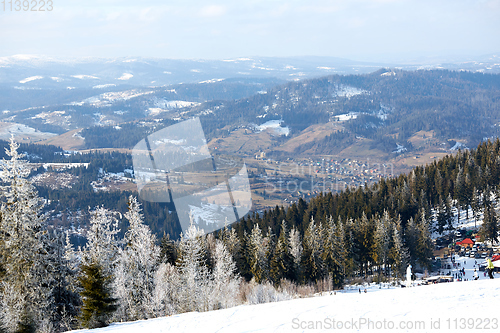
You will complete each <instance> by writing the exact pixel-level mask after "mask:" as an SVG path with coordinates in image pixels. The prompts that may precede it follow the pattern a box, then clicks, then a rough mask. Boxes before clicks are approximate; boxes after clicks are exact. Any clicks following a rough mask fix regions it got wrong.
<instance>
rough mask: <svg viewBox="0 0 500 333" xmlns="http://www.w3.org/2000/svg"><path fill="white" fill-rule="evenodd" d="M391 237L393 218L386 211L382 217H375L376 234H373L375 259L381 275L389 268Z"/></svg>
mask: <svg viewBox="0 0 500 333" xmlns="http://www.w3.org/2000/svg"><path fill="white" fill-rule="evenodd" d="M390 238H391V218H390V216H389V213H388V212H387V211H384V214H383V215H382V218H377V219H375V234H374V236H373V240H374V242H373V261H374V262H375V263H376V264H377V265H378V273H379V276H380V274H381V272H382V268H383V269H387V264H388V259H389V246H390V243H391V242H390Z"/></svg>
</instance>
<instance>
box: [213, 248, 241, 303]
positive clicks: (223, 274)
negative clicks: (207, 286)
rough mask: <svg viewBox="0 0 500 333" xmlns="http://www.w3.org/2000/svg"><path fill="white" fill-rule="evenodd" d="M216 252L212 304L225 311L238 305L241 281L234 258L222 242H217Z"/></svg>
mask: <svg viewBox="0 0 500 333" xmlns="http://www.w3.org/2000/svg"><path fill="white" fill-rule="evenodd" d="M214 252H215V253H214V261H215V264H214V269H213V271H212V281H213V282H212V296H211V302H212V303H213V304H214V308H215V309H225V308H228V307H232V306H235V305H237V304H238V300H237V297H238V292H239V284H240V280H239V278H238V277H237V276H236V264H235V263H234V260H233V257H232V256H231V253H230V252H229V251H228V250H227V249H226V246H225V245H224V243H223V242H222V241H220V240H217V241H216V244H215V251H214Z"/></svg>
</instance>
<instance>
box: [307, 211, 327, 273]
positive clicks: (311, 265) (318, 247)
mask: <svg viewBox="0 0 500 333" xmlns="http://www.w3.org/2000/svg"><path fill="white" fill-rule="evenodd" d="M321 234H322V230H321V225H316V223H315V222H314V218H313V217H311V221H310V222H309V226H308V227H307V229H306V232H305V234H304V242H303V243H304V251H303V254H302V268H303V274H304V275H303V278H304V280H303V282H304V283H308V282H316V281H318V280H319V279H321V278H323V277H324V273H325V270H324V263H323V259H322V252H323V251H322V247H323V242H322V238H321Z"/></svg>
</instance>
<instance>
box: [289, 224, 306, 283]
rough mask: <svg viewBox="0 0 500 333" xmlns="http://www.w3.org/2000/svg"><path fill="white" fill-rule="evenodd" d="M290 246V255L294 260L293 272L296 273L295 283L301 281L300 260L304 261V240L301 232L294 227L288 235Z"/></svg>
mask: <svg viewBox="0 0 500 333" xmlns="http://www.w3.org/2000/svg"><path fill="white" fill-rule="evenodd" d="M288 245H289V246H290V254H291V255H292V258H293V271H294V273H295V276H294V279H295V281H299V280H300V275H301V271H300V260H301V259H302V250H303V248H302V239H301V237H300V232H299V231H298V230H297V229H296V228H295V227H293V228H292V229H291V230H290V234H289V235H288Z"/></svg>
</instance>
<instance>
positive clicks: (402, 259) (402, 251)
mask: <svg viewBox="0 0 500 333" xmlns="http://www.w3.org/2000/svg"><path fill="white" fill-rule="evenodd" d="M392 228H393V229H392V235H393V236H392V237H393V246H392V248H391V249H390V251H389V253H390V254H389V256H390V259H391V261H392V272H393V273H394V275H395V277H396V278H399V279H402V278H403V277H404V272H405V271H406V267H407V265H408V262H409V253H408V249H407V248H406V246H405V245H404V242H403V237H402V232H401V221H400V219H399V218H398V219H397V220H396V221H395V223H393V225H392Z"/></svg>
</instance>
